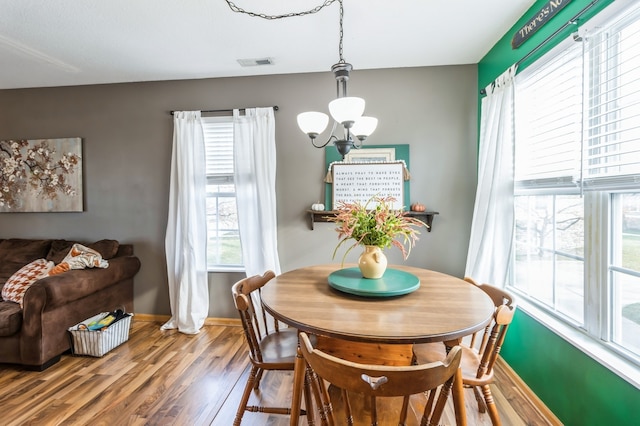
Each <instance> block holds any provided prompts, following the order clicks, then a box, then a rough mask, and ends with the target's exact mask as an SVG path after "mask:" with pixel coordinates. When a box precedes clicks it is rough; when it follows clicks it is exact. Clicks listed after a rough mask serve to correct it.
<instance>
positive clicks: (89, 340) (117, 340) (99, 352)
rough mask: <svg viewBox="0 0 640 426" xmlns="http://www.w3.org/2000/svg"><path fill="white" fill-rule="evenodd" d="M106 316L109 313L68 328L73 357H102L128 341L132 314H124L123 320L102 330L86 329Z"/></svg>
mask: <svg viewBox="0 0 640 426" xmlns="http://www.w3.org/2000/svg"><path fill="white" fill-rule="evenodd" d="M108 314H109V312H101V313H100V314H98V315H95V316H93V317H91V318H88V319H86V320H84V321H82V322H80V323H78V324H76V325H74V326H72V327H69V328H68V330H69V333H70V334H71V350H72V351H73V354H74V355H88V356H94V357H102V356H104V354H106V353H107V352H109V351H110V350H112V349H113V348H115V347H117V346H119V345H121V344H123V343H124V342H126V341H127V340H129V328H130V327H131V317H133V314H126V316H125V317H124V318H122V319H121V320H119V321H116V322H114V323H113V324H111V325H110V326H108V327H107V328H105V329H102V330H88V329H87V326H88V325H89V324H90V323H92V322H94V321H99V320H100V319H102V318H104V317H105V316H107V315H108Z"/></svg>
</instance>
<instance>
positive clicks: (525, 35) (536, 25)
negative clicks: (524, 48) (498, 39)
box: [511, 0, 571, 49]
mask: <svg viewBox="0 0 640 426" xmlns="http://www.w3.org/2000/svg"><path fill="white" fill-rule="evenodd" d="M569 3H571V0H549V1H548V2H547V3H546V4H545V5H544V6H542V8H541V9H540V10H539V11H538V13H536V14H535V15H534V16H533V17H532V18H531V19H529V20H528V21H527V23H526V24H524V25H523V26H522V28H520V29H519V30H518V31H516V33H515V34H514V35H513V39H512V40H511V48H512V49H517V48H518V47H520V46H521V45H522V43H524V42H525V41H527V40H528V39H529V38H530V37H531V36H532V35H534V34H535V33H536V32H537V31H538V30H539V29H540V28H542V27H543V26H544V25H545V24H546V23H547V22H549V21H550V20H551V18H553V17H554V16H556V14H557V13H558V12H560V11H561V10H562V9H563V8H564V7H565V6H566V5H568V4H569Z"/></svg>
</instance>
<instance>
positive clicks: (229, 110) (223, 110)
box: [169, 105, 280, 115]
mask: <svg viewBox="0 0 640 426" xmlns="http://www.w3.org/2000/svg"><path fill="white" fill-rule="evenodd" d="M272 108H273V110H274V111H278V110H279V109H280V108H279V107H278V105H274V106H273V107H272ZM235 109H237V110H240V111H245V110H246V109H247V108H235ZM233 110H234V108H231V109H204V110H201V111H200V112H204V113H212V112H233ZM174 112H175V111H169V114H171V115H173V113H174Z"/></svg>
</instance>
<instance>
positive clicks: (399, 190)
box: [332, 161, 404, 210]
mask: <svg viewBox="0 0 640 426" xmlns="http://www.w3.org/2000/svg"><path fill="white" fill-rule="evenodd" d="M332 169H333V171H332V172H333V197H332V198H333V203H332V206H333V210H335V209H336V208H337V207H338V205H339V204H340V203H341V202H346V203H351V202H358V203H361V204H365V203H367V202H368V201H369V200H371V198H373V197H393V198H395V200H396V201H395V202H394V205H393V208H394V209H396V210H402V209H403V201H404V193H403V191H404V163H403V162H401V161H398V162H389V163H336V164H333V167H332ZM369 207H370V208H372V209H373V208H375V207H376V203H375V202H372V203H371V204H369Z"/></svg>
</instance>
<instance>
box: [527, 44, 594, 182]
mask: <svg viewBox="0 0 640 426" xmlns="http://www.w3.org/2000/svg"><path fill="white" fill-rule="evenodd" d="M515 105H516V106H515V123H516V159H515V179H516V182H517V186H518V188H519V189H524V188H546V187H569V188H571V187H572V188H575V187H576V186H577V183H578V182H579V181H580V175H581V168H580V160H581V159H580V155H579V153H580V147H581V133H582V45H581V43H573V44H571V45H569V47H568V48H566V49H564V50H563V51H562V52H561V53H560V54H558V55H553V56H550V55H547V58H546V60H542V61H539V62H538V64H537V65H532V66H530V67H529V68H527V69H526V70H525V71H523V72H522V73H520V74H519V75H518V76H517V77H516V101H515Z"/></svg>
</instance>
